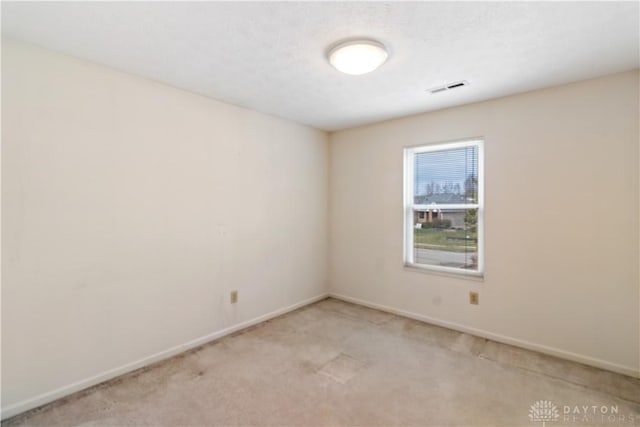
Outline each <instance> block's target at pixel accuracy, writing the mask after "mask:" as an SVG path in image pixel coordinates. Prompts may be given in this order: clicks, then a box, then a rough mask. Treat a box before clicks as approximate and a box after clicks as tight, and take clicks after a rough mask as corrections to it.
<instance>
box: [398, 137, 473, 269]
mask: <svg viewBox="0 0 640 427" xmlns="http://www.w3.org/2000/svg"><path fill="white" fill-rule="evenodd" d="M482 158H483V153H482V141H479V140H473V141H464V142H454V143H447V144H437V145H426V146H421V147H413V148H407V149H405V214H406V217H405V245H406V247H405V262H406V263H407V264H409V265H414V266H419V267H425V268H430V269H436V270H445V271H457V272H462V273H467V274H478V273H482V271H483V270H482V269H483V259H482V255H483V254H482V235H483V233H482V231H483V230H482V219H483V211H482V209H483V208H482V192H483V188H482V183H483V175H482Z"/></svg>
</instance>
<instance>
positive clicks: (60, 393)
mask: <svg viewBox="0 0 640 427" xmlns="http://www.w3.org/2000/svg"><path fill="white" fill-rule="evenodd" d="M328 296H329V294H327V293H323V294H320V295H316V296H315V297H312V298H308V299H306V300H304V301H300V302H298V303H295V304H293V305H290V306H288V307H284V308H281V309H278V310H275V311H272V312H271V313H267V314H265V315H262V316H259V317H256V318H254V319H251V320H247V321H245V322H242V323H238V324H237V325H233V326H230V327H228V328H225V329H222V330H220V331H217V332H213V333H211V334H208V335H205V336H203V337H200V338H196V339H194V340H191V341H189V342H186V343H184V344H180V345H177V346H175V347H171V348H169V349H167V350H163V351H161V352H158V353H156V354H152V355H150V356H147V357H144V358H142V359H139V360H136V361H134V362H131V363H127V364H126V365H122V366H119V367H117V368H113V369H110V370H108V371H105V372H102V373H99V374H97V375H94V376H92V377H90V378H85V379H83V380H80V381H76V382H74V383H72V384H69V385H66V386H63V387H60V388H57V389H55V390H51V391H48V392H46V393H43V394H40V395H38V396H35V397H32V398H30V399H26V400H23V401H21V402H18V403H14V404H13V405H9V406H7V407H6V408H2V410H1V411H0V414H1V415H0V418H1V419H3V420H4V419H6V418H10V417H13V416H14V415H18V414H20V413H22V412H25V411H28V410H29V409H33V408H37V407H38V406H42V405H45V404H47V403H50V402H53V401H54V400H57V399H60V398H62V397H65V396H68V395H70V394H72V393H76V392H78V391H80V390H84V389H86V388H89V387H91V386H94V385H96V384H100V383H102V382H105V381H108V380H110V379H113V378H115V377H118V376H120V375H123V374H126V373H129V372H132V371H135V370H136V369H139V368H142V367H144V366H147V365H150V364H152V363H155V362H159V361H161V360H163V359H167V358H169V357H171V356H175V355H176V354H179V353H182V352H185V351H187V350H190V349H192V348H196V347H198V346H200V345H203V344H206V343H208V342H210V341H214V340H217V339H219V338H222V337H224V336H225V335H229V334H232V333H234V332H237V331H239V330H241V329H245V328H248V327H249V326H253V325H256V324H258V323H262V322H264V321H266V320H269V319H273V318H274V317H278V316H281V315H283V314H285V313H288V312H290V311H293V310H296V309H298V308H300V307H304V306H305V305H309V304H313V303H314V302H317V301H320V300H322V299H324V298H327V297H328Z"/></svg>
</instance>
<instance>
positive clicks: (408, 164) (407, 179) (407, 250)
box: [404, 138, 484, 277]
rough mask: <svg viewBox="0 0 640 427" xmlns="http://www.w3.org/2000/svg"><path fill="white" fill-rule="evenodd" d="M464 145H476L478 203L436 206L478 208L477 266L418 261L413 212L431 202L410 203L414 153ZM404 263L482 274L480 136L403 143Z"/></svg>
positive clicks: (412, 190)
mask: <svg viewBox="0 0 640 427" xmlns="http://www.w3.org/2000/svg"><path fill="white" fill-rule="evenodd" d="M466 147H477V149H478V203H475V204H448V205H447V204H444V205H438V208H439V209H441V210H446V209H478V225H477V227H478V230H477V233H478V234H477V235H478V270H467V269H464V268H457V267H445V266H439V265H428V264H418V263H416V262H415V261H414V257H413V255H414V250H413V233H414V230H413V227H414V224H413V220H414V212H419V211H426V210H428V209H433V205H418V204H415V203H414V194H413V192H414V188H413V187H414V181H415V178H414V173H415V171H414V164H415V161H414V156H415V155H416V154H420V153H428V152H433V151H447V150H454V149H457V148H466ZM404 264H405V266H407V267H412V268H419V269H422V270H432V271H437V272H445V273H453V274H459V275H464V276H478V277H483V276H484V141H483V140H482V139H477V138H474V139H468V140H463V141H453V142H441V143H435V144H428V145H420V146H417V147H406V148H405V149H404Z"/></svg>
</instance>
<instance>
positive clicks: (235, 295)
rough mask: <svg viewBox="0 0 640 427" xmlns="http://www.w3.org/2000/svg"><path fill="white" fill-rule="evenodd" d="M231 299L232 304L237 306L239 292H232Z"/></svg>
mask: <svg viewBox="0 0 640 427" xmlns="http://www.w3.org/2000/svg"><path fill="white" fill-rule="evenodd" d="M230 297H231V298H230V299H231V304H235V303H237V302H238V291H231V295H230Z"/></svg>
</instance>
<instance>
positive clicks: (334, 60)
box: [329, 40, 388, 76]
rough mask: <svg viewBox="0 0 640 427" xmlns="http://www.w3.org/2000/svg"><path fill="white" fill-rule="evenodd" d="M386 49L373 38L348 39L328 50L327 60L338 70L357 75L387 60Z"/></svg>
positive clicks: (373, 68) (368, 71)
mask: <svg viewBox="0 0 640 427" xmlns="http://www.w3.org/2000/svg"><path fill="white" fill-rule="evenodd" d="M387 56H388V54H387V49H386V48H385V47H384V45H383V44H382V43H380V42H377V41H375V40H350V41H346V42H342V43H339V44H338V45H336V46H334V47H333V48H332V49H331V50H330V51H329V62H330V63H331V65H333V66H334V67H335V68H336V69H337V70H338V71H342V72H343V73H345V74H351V75H354V76H358V75H360V74H366V73H370V72H371V71H373V70H375V69H376V68H378V67H379V66H381V65H382V64H384V61H386V60H387Z"/></svg>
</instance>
